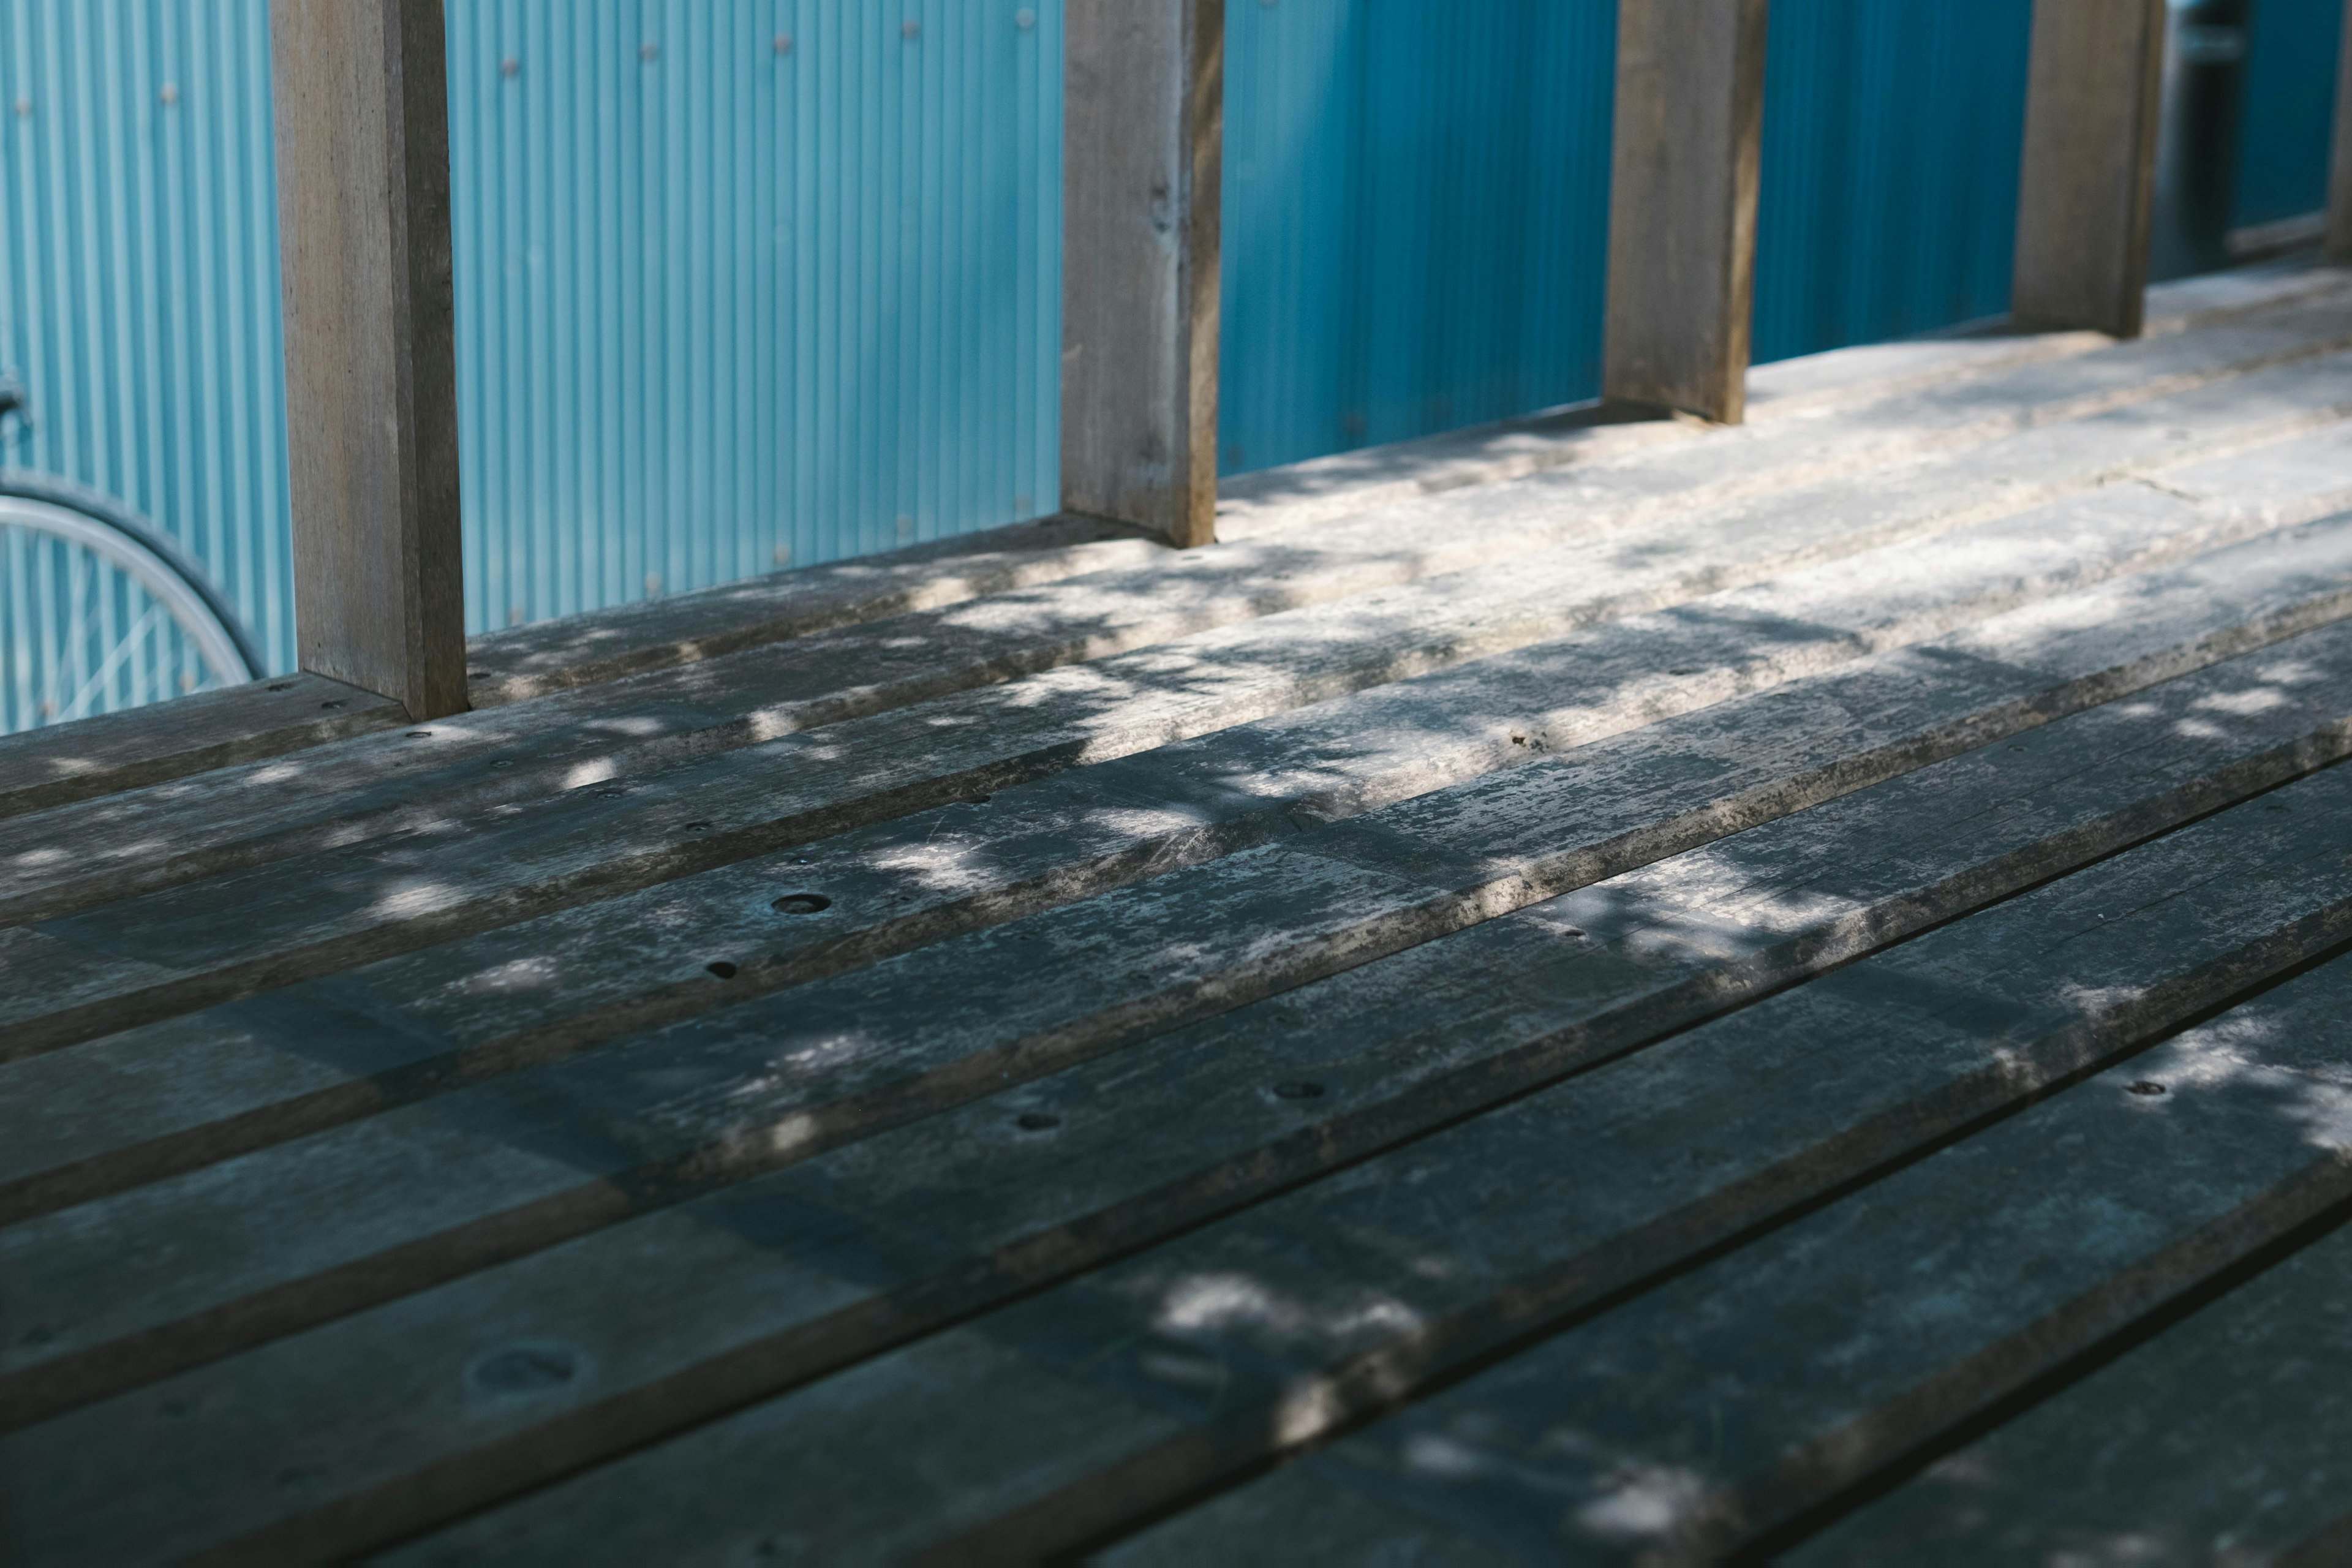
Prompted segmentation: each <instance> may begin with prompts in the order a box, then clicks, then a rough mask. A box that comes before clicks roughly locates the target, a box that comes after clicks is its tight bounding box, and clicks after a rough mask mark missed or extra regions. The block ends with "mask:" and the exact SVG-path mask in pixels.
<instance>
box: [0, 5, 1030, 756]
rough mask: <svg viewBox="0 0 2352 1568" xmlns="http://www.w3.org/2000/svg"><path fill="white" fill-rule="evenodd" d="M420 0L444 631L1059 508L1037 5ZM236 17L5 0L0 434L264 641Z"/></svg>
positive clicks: (274, 600)
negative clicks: (437, 240)
mask: <svg viewBox="0 0 2352 1568" xmlns="http://www.w3.org/2000/svg"><path fill="white" fill-rule="evenodd" d="M447 16H448V26H449V75H450V143H451V147H450V157H451V164H452V177H453V184H454V195H455V204H456V205H455V213H454V225H453V226H454V229H455V233H454V236H453V237H454V239H455V242H456V251H457V310H458V321H457V352H458V405H459V410H460V419H461V423H462V430H461V447H462V453H463V456H462V462H463V493H464V500H465V510H466V530H465V532H466V578H467V625H468V627H469V629H473V630H480V629H482V628H484V627H487V626H504V625H508V624H510V623H511V622H513V621H515V620H518V619H539V618H541V617H545V616H556V615H565V614H570V613H572V612H574V611H579V610H587V609H594V608H598V607H601V606H604V605H614V604H619V603H623V602H625V601H628V600H632V599H638V598H643V597H645V596H646V595H649V594H654V593H665V594H666V593H675V592H678V591H681V590H684V589H688V588H695V587H700V586H704V585H706V584H716V583H724V582H728V581H731V580H734V579H738V578H740V577H744V576H747V575H751V574H756V573H761V572H766V571H772V570H774V569H775V568H776V566H778V565H779V564H782V563H785V562H786V561H790V562H791V563H794V564H806V563H815V562H821V561H827V560H832V559H835V558H837V557H841V556H845V555H854V554H858V553H861V552H871V551H877V550H887V549H890V548H893V547H895V546H897V545H899V544H903V543H908V542H916V541H920V540H929V539H936V538H940V537H942V536H944V535H948V534H953V533H957V532H961V531H970V530H973V529H980V528H987V527H992V526H994V525H997V524H1000V523H1005V522H1011V521H1018V520H1020V519H1023V518H1025V517H1030V516H1034V515H1039V514H1042V513H1046V512H1050V511H1052V510H1054V509H1055V506H1056V505H1057V504H1058V496H1057V493H1056V491H1057V479H1058V472H1059V458H1058V444H1059V431H1058V429H1057V419H1056V411H1057V400H1058V383H1057V371H1058V353H1059V343H1060V336H1061V322H1060V282H1061V266H1060V261H1061V256H1060V247H1061V241H1060V234H1061V136H1062V132H1061V66H1060V62H1061V50H1062V31H1061V19H1062V7H1061V4H1060V0H447ZM0 89H5V94H6V100H5V106H0V107H5V117H0V178H5V189H0V368H11V369H14V370H16V371H17V372H18V373H19V374H21V375H22V377H23V379H24V380H25V381H26V384H27V385H28V387H29V389H30V393H31V401H32V412H33V415H34V419H35V423H34V425H33V426H32V433H31V436H30V438H29V439H28V440H26V441H25V442H23V443H21V444H19V445H18V446H16V447H15V448H14V449H12V450H10V451H8V452H6V453H5V454H0V459H5V461H7V462H13V463H16V464H19V465H22V466H26V467H30V468H37V469H40V470H42V471H44V472H47V473H50V474H56V475H62V476H66V477H68V478H70V479H76V480H79V481H81V482H84V483H87V484H89V485H91V486H93V487H95V488H97V489H100V490H103V491H105V492H107V493H109V494H110V495H113V496H115V497H118V498H120V499H121V500H126V501H128V502H130V503H131V505H132V506H133V507H135V508H136V509H137V510H141V511H142V512H144V513H146V514H147V515H148V516H150V517H151V518H152V519H153V520H154V521H156V522H157V523H158V524H159V525H160V526H161V527H162V528H163V530H164V531H167V532H169V533H170V534H171V535H173V537H174V538H175V539H177V540H179V541H180V542H182V543H183V544H184V546H185V547H186V549H187V551H188V552H189V553H190V554H191V555H193V556H194V558H195V559H196V561H197V562H198V563H201V564H202V565H203V566H204V568H205V571H206V572H208V573H209V574H211V575H212V576H213V577H214V579H215V582H216V583H217V584H220V585H221V586H222V587H223V588H224V589H226V592H227V594H228V595H229V597H230V598H231V600H232V601H233V602H234V603H235V605H236V606H237V608H238V610H239V611H240V613H241V614H242V615H243V616H245V618H246V620H247V623H248V624H249V625H250V626H251V627H252V628H253V630H254V631H255V633H256V634H257V637H258V639H259V640H260V642H261V644H262V646H263V647H264V649H265V650H266V652H267V654H268V658H269V659H270V661H271V663H272V666H273V668H280V669H284V668H292V665H293V661H294V658H295V648H294V637H293V605H292V593H291V585H290V577H289V524H288V511H287V496H286V447H285V432H286V411H285V394H284V374H283V362H282V345H281V342H280V338H279V323H278V238H277V212H276V204H277V195H276V185H275V179H274V175H273V168H272V136H271V127H270V106H269V45H268V4H267V0H0ZM43 559H47V557H43ZM27 570H36V569H32V568H28V569H27ZM47 571H48V569H47V568H46V567H43V568H38V569H37V570H36V575H37V574H38V573H39V572H47ZM16 575H18V576H21V575H23V574H21V573H19V574H16ZM50 575H51V576H54V575H56V574H55V573H54V572H51V573H50ZM27 584H29V586H26V591H27V592H30V593H32V594H33V595H34V597H35V598H38V597H40V595H44V594H47V595H50V596H51V597H54V596H55V595H54V593H53V592H52V590H55V591H57V592H63V591H65V588H66V587H67V586H69V584H65V582H64V579H62V578H60V579H59V580H58V582H56V583H51V582H49V581H47V578H46V577H45V578H42V580H41V581H40V582H38V583H31V582H30V580H29V579H28V580H27ZM16 586H25V585H20V584H15V581H14V578H13V577H12V578H11V579H10V581H9V582H8V583H0V614H7V615H10V616H13V617H14V619H15V620H16V623H17V624H18V625H19V626H23V625H29V624H31V620H32V612H31V610H29V609H21V610H20V609H10V608H8V604H9V599H8V594H9V593H11V592H14V591H15V588H16ZM29 602H30V601H27V603H29ZM12 646H13V645H12ZM19 662H22V661H19ZM12 673H21V672H12ZM151 685H152V683H151ZM101 706H102V705H101ZM0 721H4V722H8V723H15V722H16V720H14V719H12V718H10V717H9V716H8V715H6V714H0Z"/></svg>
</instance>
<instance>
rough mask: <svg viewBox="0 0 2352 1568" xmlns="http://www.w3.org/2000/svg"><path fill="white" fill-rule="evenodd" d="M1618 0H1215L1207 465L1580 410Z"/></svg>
mask: <svg viewBox="0 0 2352 1568" xmlns="http://www.w3.org/2000/svg"><path fill="white" fill-rule="evenodd" d="M1615 37H1616V5H1615V0H1448V3H1446V4H1432V3H1428V0H1230V3H1229V5H1228V7H1227V10H1226V16H1225V162H1224V211H1223V229H1224V267H1223V331H1222V353H1223V374H1222V375H1221V377H1220V383H1219V393H1218V398H1219V407H1218V414H1219V426H1220V442H1221V447H1222V451H1221V468H1223V471H1225V472H1228V473H1231V472H1238V471H1243V470H1247V469H1253V468H1269V467H1273V466H1275V465H1276V464H1281V463H1286V462H1294V461H1297V460H1299V459H1301V458H1312V457H1318V456H1321V455H1322V454H1324V453H1327V452H1335V451H1340V450H1344V449H1347V448H1349V447H1361V446H1366V445H1370V444H1375V443H1379V442H1384V441H1396V440H1402V439H1404V438H1406V437H1412V436H1419V435H1424V434H1427V433H1429V432H1432V431H1436V430H1443V429H1447V428H1451V427H1454V426H1462V425H1470V424H1476V423H1479V422H1481V421H1484V420H1489V419H1496V418H1500V417H1503V416H1507V415H1512V414H1518V413H1524V412H1527V411H1528V410H1531V409H1536V408H1542V407H1548V406H1551V405H1557V404H1560V403H1568V402H1573V401H1576V400H1578V399H1580V398H1586V397H1590V396H1592V395H1594V393H1595V392H1596V391H1597V390H1598V388H1599V378H1600V347H1601V281H1602V274H1603V272H1604V270H1605V267H1606V261H1607V234H1608V202H1609V194H1608V182H1609V123H1610V108H1611V90H1612V79H1613V61H1614V54H1615V48H1616V41H1615Z"/></svg>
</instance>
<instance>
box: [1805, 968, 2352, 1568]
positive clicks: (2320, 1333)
mask: <svg viewBox="0 0 2352 1568" xmlns="http://www.w3.org/2000/svg"><path fill="white" fill-rule="evenodd" d="M2282 999H2283V998H2282ZM2343 1005H2345V1004H2339V1008H2340V1007H2341V1006H2343ZM2274 1017H2275V1013H2274V1010H2273V1009H2270V1008H2247V1009H2242V1010H2241V1011H2240V1013H2238V1014H2235V1015H2232V1016H2231V1018H2230V1019H2228V1020H2226V1021H2225V1024H2224V1025H2223V1026H2217V1028H2219V1027H2229V1028H2233V1029H2245V1028H2248V1027H2260V1026H2266V1025H2267V1026H2270V1027H2265V1028H2263V1035H2262V1036H2260V1037H2258V1038H2257V1041H2256V1044H2255V1047H2254V1049H2253V1051H2252V1052H2250V1053H2248V1054H2249V1055H2250V1056H2254V1057H2257V1058H2259V1057H2263V1056H2266V1055H2267V1054H2268V1053H2269V1051H2270V1050H2271V1049H2272V1048H2273V1046H2272V1041H2273V1038H2275V1037H2277V1035H2278V1031H2277V1029H2276V1027H2275V1026H2274V1025H2273V1019H2274ZM2311 1026H2312V1034H2311V1036H2310V1037H2308V1039H2309V1040H2322V1039H2324V1040H2330V1041H2333V1042H2335V1043H2336V1045H2337V1046H2338V1047H2339V1048H2341V1047H2342V1046H2343V1042H2344V1031H2343V1029H2342V1013H2341V1011H2340V1010H2339V1012H2338V1014H2337V1016H2335V1017H2332V1018H2318V1019H2314V1020H2311ZM2288 1043H2289V1044H2290V1046H2292V1045H2294V1043H2295V1042H2294V1041H2289V1042H2288ZM2343 1056H2346V1057H2352V1051H2344V1052H2343ZM2329 1065H2330V1067H2331V1068H2332V1069H2333V1070H2329V1071H2325V1072H2320V1073H2314V1074H2313V1075H2311V1076H2312V1079H2313V1080H2314V1081H2312V1082H2311V1083H2310V1085H2309V1087H2308V1088H2307V1089H2303V1092H2302V1094H2301V1096H2300V1097H2299V1098H2300V1100H2301V1103H2299V1104H2294V1103H2290V1104H2289V1105H2288V1106H2287V1107H2286V1110H2287V1111H2288V1113H2289V1114H2290V1115H2299V1116H2300V1117H2301V1118H2303V1119H2304V1120H2305V1123H2306V1125H2310V1126H2313V1127H2314V1129H2315V1131H2317V1132H2318V1135H2319V1136H2320V1137H2322V1138H2332V1137H2336V1136H2339V1130H2340V1129H2341V1127H2342V1126H2343V1124H2344V1122H2343V1110H2342V1107H2343V1103H2344V1094H2345V1089H2346V1086H2347V1081H2352V1061H2347V1060H2344V1059H2342V1058H2341V1057H2339V1059H2338V1060H2337V1061H2336V1062H2334V1063H2332V1064H2329ZM2298 1087H2299V1086H2298ZM2347 1386H2352V1230H2345V1229H2338V1230H2337V1231H2336V1232H2335V1233H2334V1234H2332V1235H2330V1236H2328V1237H2326V1238H2325V1239H2323V1240H2320V1241H2317V1242H2315V1243H2314V1244H2313V1245H2312V1246H2311V1247H2309V1248H2308V1249H2306V1250H2305V1251H2302V1252H2299V1253H2297V1254H2296V1255H2295V1256H2294V1257H2292V1258H2287V1259H2286V1260H2285V1261H2284V1262H2282V1263H2280V1264H2278V1265H2277V1266H2275V1267H2274V1268H2271V1269H2269V1270H2267V1271H2266V1272H2264V1273H2263V1274H2262V1275H2261V1276H2259V1277H2258V1278H2256V1279H2252V1280H2250V1281H2248V1282H2247V1283H2245V1284H2244V1285H2242V1286H2240V1287H2239V1288H2238V1289H2235V1290H2233V1291H2231V1292H2230V1293H2229V1294H2227V1295H2225V1296H2224V1297H2222V1298H2221V1300H2217V1301H2213V1302H2210V1303H2209V1304H2208V1305H2206V1306H2205V1307H2204V1308H2202V1309H2201V1310H2199V1311H2198V1312H2196V1313H2195V1314H2193V1315H2192V1316H2190V1317H2189V1318H2188V1319H2187V1320H2186V1321H2182V1322H2179V1323H2177V1324H2174V1325H2173V1326H2171V1327H2169V1328H2167V1329H2166V1330H2165V1331H2163V1332H2162V1333H2160V1334H2158V1335H2157V1336H2156V1337H2155V1338H2154V1339H2152V1340H2150V1341H2148V1342H2146V1343H2144V1344H2141V1345H2139V1346H2137V1347H2136V1348H2134V1349H2133V1350H2132V1351H2130V1352H2128V1353H2126V1355H2124V1356H2123V1357H2121V1358H2120V1359H2118V1360H2117V1361H2116V1362H2115V1363H2112V1364H2110V1365H2107V1366H2105V1367H2102V1368H2101V1369H2100V1370H2098V1371H2097V1372H2095V1373H2092V1374H2091V1375H2090V1376H2089V1377H2087V1378H2086V1379H2084V1381H2083V1382H2082V1383H2080V1384H2076V1385H2074V1387H2071V1388H2069V1389H2067V1390H2066V1391H2065V1392H2063V1393H2062V1394H2058V1395H2056V1396H2055V1397H2054V1398H2053V1399H2052V1400H2051V1401H2050V1402H2049V1403H2048V1404H2046V1405H2040V1406H2038V1407H2036V1408H2034V1409H2032V1410H2031V1411H2029V1412H2027V1413H2026V1414H2025V1415H2021V1416H2020V1417H2019V1418H2018V1419H2016V1420H2015V1421H2013V1422H2011V1423H2010V1424H2008V1425H2006V1426H2001V1427H2000V1428H1998V1429H1997V1430H1996V1431H1994V1432H1993V1433H1992V1434H1991V1435H1990V1436H1987V1437H1984V1438H1982V1439H1979V1441H1977V1442H1975V1443H1971V1444H1969V1446H1968V1447H1964V1448H1961V1449H1959V1450H1958V1451H1957V1452H1955V1453H1952V1454H1949V1455H1948V1456H1946V1457H1945V1458H1940V1459H1938V1460H1937V1461H1936V1462H1935V1463H1934V1464H1933V1465H1931V1466H1929V1467H1928V1468H1927V1470H1926V1471H1925V1472H1924V1473H1923V1474H1921V1475H1920V1476H1919V1477H1917V1478H1916V1479H1913V1480H1911V1481H1908V1482H1906V1483H1905V1484H1904V1485H1903V1486H1901V1487H1900V1488H1898V1489H1896V1490H1895V1491H1894V1492H1892V1493H1891V1494H1889V1495H1887V1496H1886V1497H1885V1498H1882V1499H1880V1500H1877V1501H1874V1502H1873V1503H1871V1504H1869V1505H1868V1506H1866V1507H1864V1509H1862V1510H1860V1511H1859V1512H1857V1513H1855V1514H1854V1515H1853V1516H1852V1517H1850V1518H1848V1519H1846V1520H1843V1521H1841V1522H1839V1523H1837V1524H1834V1525H1832V1526H1831V1527H1830V1528H1829V1529H1828V1530H1827V1531H1823V1532H1822V1534H1821V1535H1819V1536H1817V1537H1815V1538H1814V1539H1812V1540H1811V1541H1809V1542H1806V1543H1805V1544H1804V1545H1802V1546H1801V1547H1799V1548H1798V1549H1796V1550H1795V1551H1794V1552H1790V1553H1789V1554H1788V1555H1787V1556H1786V1557H1785V1558H1783V1559H1782V1560H1783V1561H1784V1562H1788V1563H1791V1564H1794V1565H1796V1568H1826V1565H1828V1564H1832V1563H1894V1562H1902V1563H1919V1564H1921V1565H1922V1568H1929V1565H1933V1564H1941V1563H1952V1564H1969V1563H1987V1562H1994V1561H2001V1562H2027V1561H2034V1562H2044V1563H2048V1562H2060V1561H2064V1560H2066V1559H2067V1558H2069V1557H2071V1558H2073V1559H2074V1560H2075V1561H2083V1562H2097V1561H2099V1560H2100V1559H2101V1558H2102V1557H2105V1558H2107V1559H2109V1560H2111V1561H2112V1560H2114V1559H2116V1558H2121V1557H2125V1556H2126V1554H2127V1555H2128V1558H2129V1560H2130V1561H2132V1562H2135V1563H2150V1564H2157V1565H2159V1568H2172V1565H2174V1564H2179V1565H2180V1568H2188V1565H2189V1564H2191V1563H2211V1562H2215V1561H2217V1560H2221V1561H2233V1562H2244V1563H2258V1562H2259V1563H2278V1564H2280V1565H2281V1568H2321V1565H2322V1564H2325V1563H2341V1562H2343V1561H2345V1560H2346V1547H2347V1544H2352V1533H2347V1532H2352V1400H2347V1399H2346V1398H2345V1397H2344V1393H2343V1391H2344V1390H2345V1389H2346V1387H2347Z"/></svg>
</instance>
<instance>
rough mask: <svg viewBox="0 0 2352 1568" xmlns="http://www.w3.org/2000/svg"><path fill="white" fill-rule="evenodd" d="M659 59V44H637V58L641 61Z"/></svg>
mask: <svg viewBox="0 0 2352 1568" xmlns="http://www.w3.org/2000/svg"><path fill="white" fill-rule="evenodd" d="M637 58H639V59H641V60H653V59H659V58H661V46H660V45H659V44H639V45H638V46H637Z"/></svg>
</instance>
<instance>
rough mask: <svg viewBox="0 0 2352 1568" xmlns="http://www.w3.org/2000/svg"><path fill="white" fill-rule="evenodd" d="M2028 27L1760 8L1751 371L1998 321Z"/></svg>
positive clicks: (1940, 11)
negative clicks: (1763, 11) (1760, 153)
mask: <svg viewBox="0 0 2352 1568" xmlns="http://www.w3.org/2000/svg"><path fill="white" fill-rule="evenodd" d="M2265 3H2267V0H2265ZM2031 34H2032V0H1772V13H1771V20H1770V23H1769V31H1768V35H1767V36H1768V39H1769V42H1768V44H1767V47H1766V64H1765V77H1764V157H1763V179H1762V193H1761V195H1760V197H1759V203H1758V212H1757V239H1756V318H1755V343H1754V359H1755V361H1756V362H1757V363H1764V362H1766V361H1769V360H1776V359H1787V358H1789V357H1790V356H1791V355H1795V354H1802V353H1815V352H1817V351H1819V350H1822V349H1832V348H1839V347H1842V346H1843V345H1845V344H1848V343H1861V342H1879V341H1882V340H1885V339H1887V338H1896V337H1903V336H1906V335H1908V334H1910V333H1914V332H1921V331H1930V330H1932V329H1934V328H1937V327H1945V326H1950V325H1953V324H1955V323H1958V322H1960V321H1971V320H1974V319H1976V318H1978V317H1982V316H1993V315H1999V314H2000V313H2002V312H2004V311H2006V310H2008V309H2009V279H2010V268H2011V251H2012V249H2013V247H2014V245H2015V243H2016V233H2017V218H2016V214H2017V185H2018V170H2019V159H2020V157H2021V150H2022V145H2023V137H2024V129H2025V68H2026V54H2027V47H2028V45H2029V43H2030V41H2031Z"/></svg>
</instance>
